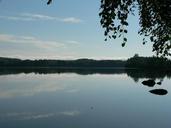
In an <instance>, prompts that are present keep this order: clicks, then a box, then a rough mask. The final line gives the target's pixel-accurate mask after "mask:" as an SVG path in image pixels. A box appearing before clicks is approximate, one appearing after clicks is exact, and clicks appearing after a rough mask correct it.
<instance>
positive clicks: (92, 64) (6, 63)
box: [0, 57, 126, 68]
mask: <svg viewBox="0 0 171 128" xmlns="http://www.w3.org/2000/svg"><path fill="white" fill-rule="evenodd" d="M125 64H126V61H123V60H93V59H77V60H20V59H12V58H3V57H0V67H68V68H83V67H87V68H96V67H101V68H103V67H109V68H110V67H125Z"/></svg>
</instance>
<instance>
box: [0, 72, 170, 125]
mask: <svg viewBox="0 0 171 128" xmlns="http://www.w3.org/2000/svg"><path fill="white" fill-rule="evenodd" d="M152 77H153V79H155V81H156V82H158V81H162V84H161V85H157V84H156V85H155V86H154V87H148V86H144V85H143V84H142V83H141V82H142V81H143V80H146V79H148V78H150V77H149V76H147V74H144V75H138V74H137V72H134V73H129V74H128V73H123V72H122V73H113V74H112V73H110V74H100V73H95V74H89V75H88V74H87V75H81V74H76V73H60V74H59V73H51V74H36V73H28V74H25V73H19V74H1V75H0V128H170V127H171V80H170V79H169V77H168V76H165V75H164V76H160V75H159V76H156V77H155V75H154V74H153V76H152ZM153 89H165V90H167V91H168V93H167V94H166V95H162V96H161V95H155V94H152V93H150V92H149V91H150V90H153Z"/></svg>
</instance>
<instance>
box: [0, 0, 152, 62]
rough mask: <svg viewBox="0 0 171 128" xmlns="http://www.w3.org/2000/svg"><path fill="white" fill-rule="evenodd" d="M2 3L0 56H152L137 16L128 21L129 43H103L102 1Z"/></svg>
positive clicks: (5, 0)
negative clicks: (143, 39) (141, 33)
mask: <svg viewBox="0 0 171 128" xmlns="http://www.w3.org/2000/svg"><path fill="white" fill-rule="evenodd" d="M46 2H47V0H1V2H0V56H4V57H18V58H21V59H77V58H93V59H125V58H128V57H131V56H133V55H134V54H135V53H138V54H139V55H142V56H151V55H153V54H154V53H152V52H151V51H152V47H151V44H146V45H142V37H140V36H139V35H138V34H137V31H138V29H139V26H138V16H134V17H133V16H131V17H130V18H129V22H130V26H129V28H128V31H129V34H128V35H127V36H128V43H127V44H126V46H125V47H124V48H122V47H121V43H122V40H120V39H117V40H109V41H107V42H105V41H104V38H105V37H104V35H103V29H102V28H101V26H100V18H99V16H98V13H99V7H100V0H72V1H71V0H54V1H53V3H52V4H51V5H50V6H47V5H46Z"/></svg>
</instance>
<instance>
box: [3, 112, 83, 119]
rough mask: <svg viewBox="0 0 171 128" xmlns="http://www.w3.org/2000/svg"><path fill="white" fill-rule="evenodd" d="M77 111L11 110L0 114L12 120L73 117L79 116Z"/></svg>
mask: <svg viewBox="0 0 171 128" xmlns="http://www.w3.org/2000/svg"><path fill="white" fill-rule="evenodd" d="M79 115H80V112H79V111H76V110H75V111H63V112H55V113H30V112H18V113H17V112H12V113H6V114H0V118H1V119H12V120H37V119H44V118H51V117H56V118H57V117H59V116H66V117H74V116H79Z"/></svg>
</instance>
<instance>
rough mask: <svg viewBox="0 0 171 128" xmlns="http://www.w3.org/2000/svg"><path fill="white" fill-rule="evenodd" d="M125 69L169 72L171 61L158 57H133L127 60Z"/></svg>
mask: <svg viewBox="0 0 171 128" xmlns="http://www.w3.org/2000/svg"><path fill="white" fill-rule="evenodd" d="M126 67H127V68H139V69H152V70H154V69H155V70H166V69H167V70H170V69H171V61H170V60H168V59H166V58H160V57H139V56H134V57H132V58H130V59H128V60H127V63H126Z"/></svg>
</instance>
